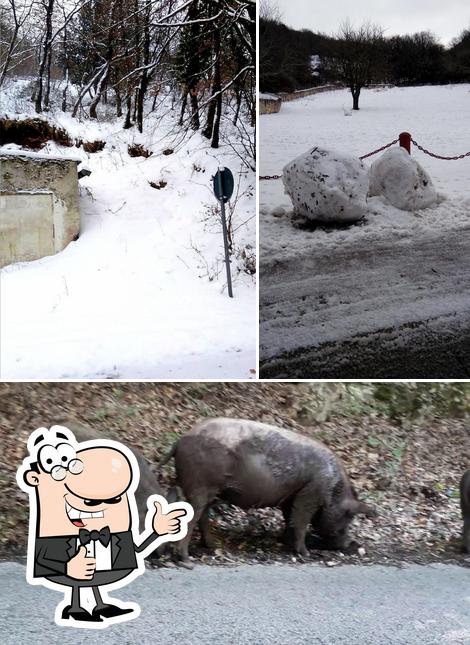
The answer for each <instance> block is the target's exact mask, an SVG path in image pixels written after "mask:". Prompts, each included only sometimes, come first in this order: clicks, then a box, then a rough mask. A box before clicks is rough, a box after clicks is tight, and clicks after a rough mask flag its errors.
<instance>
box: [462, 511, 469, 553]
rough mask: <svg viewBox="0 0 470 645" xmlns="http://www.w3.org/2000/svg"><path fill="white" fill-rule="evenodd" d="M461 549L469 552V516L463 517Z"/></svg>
mask: <svg viewBox="0 0 470 645" xmlns="http://www.w3.org/2000/svg"><path fill="white" fill-rule="evenodd" d="M462 551H463V552H464V553H470V518H468V519H467V518H464V521H463V545H462Z"/></svg>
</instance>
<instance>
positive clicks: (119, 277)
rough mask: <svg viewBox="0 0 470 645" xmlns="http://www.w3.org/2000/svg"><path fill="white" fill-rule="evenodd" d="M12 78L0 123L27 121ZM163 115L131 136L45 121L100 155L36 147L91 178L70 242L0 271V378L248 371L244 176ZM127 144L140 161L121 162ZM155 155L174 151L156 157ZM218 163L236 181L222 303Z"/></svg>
mask: <svg viewBox="0 0 470 645" xmlns="http://www.w3.org/2000/svg"><path fill="white" fill-rule="evenodd" d="M22 83H23V84H24V82H18V83H17V84H13V85H11V86H10V89H9V92H8V93H7V94H6V95H4V97H3V98H2V101H1V112H2V114H3V115H5V114H7V115H8V116H10V117H12V116H15V114H16V115H18V114H19V115H20V116H25V115H26V114H25V111H26V110H27V111H28V112H29V115H30V116H31V104H30V103H29V102H28V101H26V100H23V99H21V98H19V96H20V94H21V92H20V91H19V90H21V85H22ZM170 108H171V101H170V99H168V100H165V101H163V102H162V104H161V105H160V106H159V108H158V111H157V113H154V114H152V115H150V116H149V117H148V119H147V121H146V123H145V127H144V134H143V135H139V133H138V132H137V131H136V130H135V129H134V128H132V129H131V130H123V129H122V119H119V120H116V119H113V120H107V119H105V118H104V117H102V118H101V119H100V120H99V121H98V122H96V121H90V120H83V121H81V122H80V121H78V120H76V119H72V117H71V116H70V115H69V114H67V115H65V114H63V113H61V112H60V111H53V112H52V113H49V114H48V115H47V118H48V120H49V121H51V122H53V123H57V124H59V125H61V126H62V127H65V128H66V129H67V131H68V132H69V134H70V135H72V136H74V137H81V138H83V140H85V141H92V140H95V139H101V140H104V141H106V147H105V148H104V150H103V151H102V152H98V153H94V154H87V153H85V152H84V151H83V148H58V147H57V146H56V145H55V144H48V145H47V148H46V149H44V150H43V151H42V152H45V151H46V152H51V153H54V154H62V155H64V156H66V155H69V154H70V153H71V152H72V153H73V154H78V155H79V156H80V157H81V158H82V159H83V161H84V162H85V164H84V165H86V167H88V168H89V169H90V170H91V171H92V174H91V176H89V177H86V178H84V179H82V180H81V181H80V186H81V188H80V208H81V219H82V221H81V234H80V237H79V239H78V240H77V241H76V242H73V243H71V244H70V245H69V246H68V247H67V248H66V249H65V250H64V251H62V252H61V253H59V254H57V255H54V256H51V257H47V258H43V259H41V260H37V261H35V262H30V263H18V264H14V265H10V266H7V267H5V268H4V269H2V271H1V274H0V280H1V282H0V305H1V307H0V309H1V321H0V322H1V342H0V347H1V352H0V354H1V359H0V360H1V362H0V375H1V377H2V378H4V379H64V378H69V379H75V378H132V379H133V378H152V379H153V378H155V379H160V378H161V379H179V378H180V379H181V378H209V379H211V378H213V379H222V378H253V377H254V369H255V368H256V319H257V316H256V288H255V282H254V278H253V277H252V276H250V275H248V274H247V273H246V272H245V271H244V270H243V259H242V258H241V257H240V253H241V252H242V251H243V249H245V253H248V254H250V253H253V254H254V253H255V230H256V218H255V196H254V195H255V192H254V173H252V172H251V171H247V169H246V167H245V166H244V165H243V164H242V162H241V160H240V158H239V156H237V154H236V153H235V152H234V151H233V150H232V148H231V146H230V145H229V144H228V143H227V142H226V141H225V142H222V145H221V147H220V148H219V149H218V150H213V149H211V148H210V144H209V142H208V141H207V140H206V139H204V138H202V137H201V136H200V135H199V134H195V135H193V136H192V137H191V138H188V139H186V140H184V141H183V140H182V138H181V137H180V136H179V135H178V134H177V129H176V128H175V126H176V119H177V115H178V105H176V106H175V110H174V111H171V109H170ZM226 130H227V131H229V130H230V125H229V124H228V123H227V124H226ZM234 136H235V135H234V132H233V130H232V132H231V137H232V141H233V139H234ZM134 142H137V143H142V144H143V145H144V146H145V147H146V148H147V149H149V150H151V151H152V152H153V155H152V156H151V157H149V158H147V159H146V158H143V157H135V158H131V157H130V156H129V155H128V152H127V146H128V144H129V143H134ZM236 147H237V149H238V152H239V153H240V154H243V151H242V150H241V148H240V146H238V144H236ZM4 148H15V146H12V145H10V146H8V145H7V146H4ZM168 148H173V149H174V150H175V152H174V153H173V154H169V155H163V154H162V151H163V150H165V149H168ZM221 165H222V166H223V165H225V166H228V167H230V168H231V169H232V171H233V173H234V175H235V184H236V185H235V193H234V198H233V199H232V202H231V205H232V207H233V224H234V240H235V247H236V249H237V251H238V252H237V254H236V255H238V257H235V258H234V259H233V260H232V272H233V279H234V295H235V297H234V298H233V299H230V298H228V296H227V292H226V279H225V267H224V264H223V240H222V231H221V225H220V220H219V218H218V209H217V202H216V200H215V198H214V196H213V192H212V176H213V174H214V173H215V171H216V170H217V168H218V167H219V166H221ZM150 181H152V182H156V183H158V182H160V181H163V182H166V186H165V187H164V188H161V189H155V188H152V187H151V186H150V185H149V182H150Z"/></svg>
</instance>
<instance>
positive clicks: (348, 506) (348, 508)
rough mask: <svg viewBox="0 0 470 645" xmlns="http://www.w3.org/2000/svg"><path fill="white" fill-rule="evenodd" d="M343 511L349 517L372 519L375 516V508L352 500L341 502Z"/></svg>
mask: <svg viewBox="0 0 470 645" xmlns="http://www.w3.org/2000/svg"><path fill="white" fill-rule="evenodd" d="M343 509H344V510H345V512H346V513H348V514H349V515H365V516H366V517H374V516H375V515H377V511H376V510H375V508H373V507H372V506H369V505H368V504H366V503H365V502H360V501H359V500H358V499H354V498H351V499H347V500H345V501H344V502H343Z"/></svg>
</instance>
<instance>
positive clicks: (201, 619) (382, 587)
mask: <svg viewBox="0 0 470 645" xmlns="http://www.w3.org/2000/svg"><path fill="white" fill-rule="evenodd" d="M24 575H25V568H24V566H22V565H20V564H17V563H3V564H0V580H1V585H0V601H1V607H2V612H1V615H0V642H1V643H2V644H3V645H10V644H11V645H13V644H15V645H18V644H23V643H31V644H34V645H42V644H44V645H46V644H47V645H55V644H56V643H60V644H61V645H62V644H64V643H67V645H68V644H76V643H80V644H81V643H87V644H88V645H89V644H90V643H100V644H101V643H105V644H111V643H112V644H116V645H123V644H125V643H133V644H134V643H139V644H141V645H144V644H147V643H157V644H158V645H166V644H167V643H168V644H169V643H178V644H184V645H186V644H188V645H189V644H196V643H197V644H198V645H199V644H206V643H207V644H209V643H211V644H212V643H214V644H217V645H219V644H221V645H223V644H225V643H227V644H228V643H230V644H235V645H241V644H248V643H250V644H252V645H253V644H255V645H261V644H263V645H264V644H266V645H267V644H268V643H269V644H270V645H272V644H275V645H281V644H282V645H288V644H290V643H295V644H296V645H299V644H305V645H306V644H308V645H316V644H322V645H336V644H344V645H382V643H383V644H384V645H385V644H387V645H389V644H390V643H393V644H397V645H398V644H403V645H405V644H406V645H415V644H416V645H424V644H425V645H431V644H436V645H437V644H438V643H439V645H445V644H447V643H454V644H455V643H458V644H461V643H470V571H469V570H468V569H466V568H463V567H457V566H452V565H433V566H418V565H413V566H406V567H405V568H403V569H397V568H393V567H382V566H368V567H358V566H348V565H346V566H342V567H338V568H326V567H324V566H318V565H294V566H289V565H277V566H276V565H270V566H268V565H252V566H250V565H243V566H238V567H235V568H221V567H207V566H198V567H196V568H195V569H194V571H185V570H169V569H165V570H162V569H160V570H149V571H146V573H145V574H144V575H143V576H141V577H140V578H139V579H137V580H136V581H134V582H133V583H131V585H130V586H129V587H127V588H124V589H121V590H118V591H115V592H114V595H115V596H116V597H118V598H122V599H123V600H134V601H137V602H138V603H140V605H141V607H142V613H141V615H140V617H138V618H137V619H136V620H134V621H131V622H129V623H127V624H123V625H116V626H114V627H108V628H107V629H105V630H100V631H93V632H90V631H89V630H86V629H85V630H82V629H80V630H78V629H76V630H68V629H64V628H62V627H57V626H56V625H55V624H54V623H53V618H52V617H53V613H54V609H55V606H56V603H57V602H58V601H59V600H60V595H59V594H57V593H55V592H53V591H50V590H48V589H44V588H42V587H31V586H29V585H27V584H26V582H25V578H24ZM90 639H91V640H90Z"/></svg>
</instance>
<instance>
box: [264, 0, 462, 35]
mask: <svg viewBox="0 0 470 645" xmlns="http://www.w3.org/2000/svg"><path fill="white" fill-rule="evenodd" d="M277 4H278V6H279V9H280V10H281V13H282V22H284V23H285V24H286V25H289V26H291V27H295V28H296V29H302V28H306V29H311V30H312V31H322V32H325V33H327V34H333V33H336V32H337V31H338V27H339V25H340V24H341V22H342V21H343V20H344V19H345V18H349V19H350V20H351V22H352V23H353V25H356V26H357V25H360V24H361V23H362V22H365V21H370V22H373V23H376V24H379V25H381V26H382V27H383V28H384V29H385V30H386V31H385V35H387V36H392V35H393V34H406V33H414V32H417V31H432V32H434V33H435V34H436V36H437V37H438V38H439V40H440V41H441V42H442V44H444V45H447V44H449V42H450V41H451V40H452V38H454V37H455V36H458V35H459V34H460V33H461V31H462V30H463V29H465V28H467V27H470V0H322V1H320V0H277Z"/></svg>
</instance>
